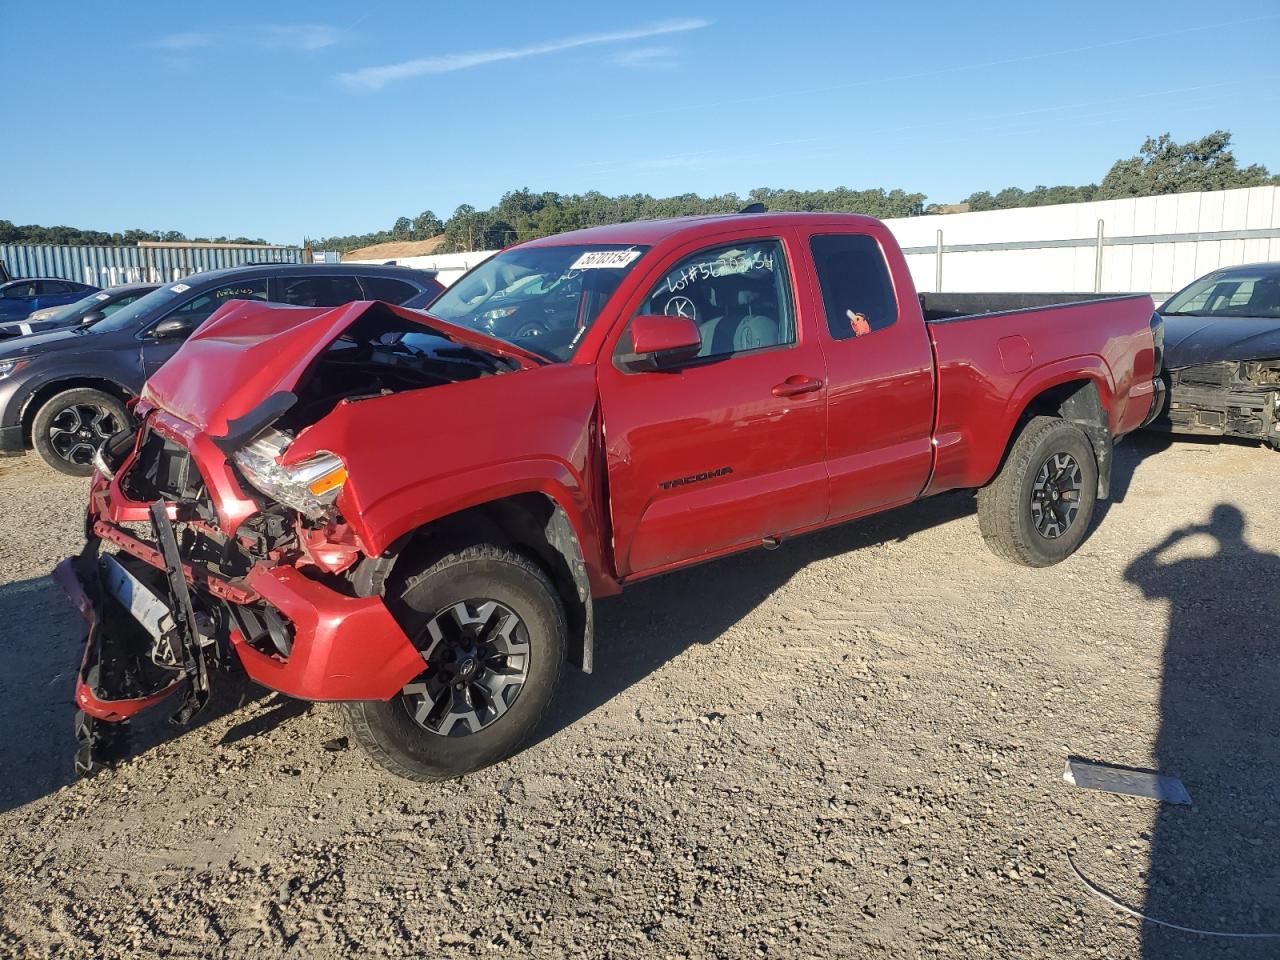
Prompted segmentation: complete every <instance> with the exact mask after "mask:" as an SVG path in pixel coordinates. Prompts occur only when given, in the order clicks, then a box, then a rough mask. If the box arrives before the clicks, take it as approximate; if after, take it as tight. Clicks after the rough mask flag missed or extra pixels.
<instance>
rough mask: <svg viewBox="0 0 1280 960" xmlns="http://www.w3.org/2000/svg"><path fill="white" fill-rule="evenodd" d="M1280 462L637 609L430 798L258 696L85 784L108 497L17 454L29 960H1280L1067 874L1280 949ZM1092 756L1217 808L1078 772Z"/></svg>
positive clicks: (9, 655)
mask: <svg viewBox="0 0 1280 960" xmlns="http://www.w3.org/2000/svg"><path fill="white" fill-rule="evenodd" d="M1277 465H1280V455H1277V454H1274V453H1271V452H1269V451H1265V450H1262V449H1258V448H1254V447H1250V446H1243V445H1234V444H1202V443H1180V444H1176V445H1173V446H1171V447H1166V445H1164V444H1163V443H1160V442H1158V441H1156V440H1153V439H1144V438H1140V439H1138V440H1137V441H1134V442H1131V443H1129V444H1126V445H1125V446H1123V447H1122V448H1121V450H1120V453H1119V456H1118V465H1117V473H1118V476H1117V487H1118V488H1119V489H1118V490H1117V493H1118V494H1119V497H1118V499H1117V500H1116V501H1113V502H1112V503H1111V504H1110V505H1108V507H1107V509H1106V511H1105V515H1104V516H1103V517H1102V518H1101V519H1100V521H1099V522H1098V524H1097V526H1096V528H1095V530H1094V532H1093V534H1092V535H1091V537H1090V538H1089V539H1088V540H1087V541H1086V542H1085V544H1084V546H1083V547H1082V548H1081V550H1080V552H1079V553H1078V554H1077V555H1076V556H1075V557H1073V558H1072V559H1070V560H1069V561H1068V562H1066V563H1064V564H1062V565H1060V566H1058V567H1056V568H1052V569H1048V570H1039V571H1036V570H1027V569H1022V568H1018V567H1014V566H1010V565H1008V564H1006V563H1003V562H1001V561H998V560H996V559H995V558H994V557H992V556H991V555H989V554H988V553H987V552H986V550H985V549H984V548H983V546H982V543H981V540H980V539H979V536H978V529H977V521H976V519H975V517H974V515H973V500H972V497H970V496H967V495H953V496H946V497H941V498H938V499H936V500H933V501H930V502H927V503H923V504H918V505H915V506H913V507H910V508H905V509H902V510H899V511H895V512H893V513H890V514H887V515H884V516H882V517H878V518H874V519H872V520H870V521H867V522H863V523H860V524H855V525H852V526H849V527H845V528H842V529H838V530H834V531H829V532H825V533H822V534H819V535H815V536H813V537H809V538H806V539H803V540H799V541H796V542H794V543H790V544H787V545H785V546H784V547H783V549H781V550H779V551H777V552H775V553H764V552H759V553H752V554H749V555H744V556H740V557H737V558H734V559H730V560H726V561H723V562H719V563H715V564H709V565H707V566H704V567H700V568H698V569H695V570H692V571H687V572H684V573H680V574H674V575H672V576H670V577H668V578H665V579H660V580H657V581H654V582H651V583H648V584H643V585H640V586H637V587H636V588H635V589H634V590H632V591H630V592H628V593H627V595H626V596H624V597H622V598H618V599H614V600H609V601H606V602H603V603H601V604H600V605H599V607H598V613H599V633H598V636H599V640H598V648H597V662H598V669H597V673H596V674H595V675H594V676H590V677H587V676H583V675H581V674H577V673H572V672H571V673H570V674H569V675H568V676H567V680H566V683H565V685H564V687H563V688H562V690H561V696H560V699H559V701H558V704H557V706H556V707H554V708H553V713H552V717H551V720H550V722H549V723H548V724H547V726H546V729H545V730H543V731H542V733H541V734H540V736H539V737H538V738H537V740H536V742H535V743H534V744H533V745H532V746H530V747H529V748H528V749H526V750H525V751H524V752H523V753H522V754H520V755H519V756H518V757H516V758H515V759H514V760H512V761H510V762H508V763H505V764H502V765H500V766H497V767H494V768H491V769H489V770H487V771H484V772H482V773H479V774H476V775H473V776H470V777H467V778H465V779H464V780H461V781H457V782H453V783H448V784H443V785H436V786H425V787H423V786H416V785H413V784H409V783H406V782H403V781H399V780H397V779H395V778H393V777H391V776H389V775H386V774H383V773H382V772H380V771H379V770H378V769H376V768H374V767H372V766H371V765H370V764H369V763H368V762H366V761H365V759H364V758H363V756H362V754H360V752H359V751H358V750H356V749H355V748H354V747H351V748H347V747H346V746H345V742H344V741H342V740H341V739H340V738H341V737H342V736H343V733H344V731H343V729H342V728H341V726H340V724H339V721H338V718H337V717H336V715H335V713H334V712H333V711H331V710H330V709H328V708H325V707H323V706H307V705H304V704H297V703H292V702H289V701H284V700H280V699H277V698H276V697H274V695H270V694H267V693H265V692H264V691H261V690H256V689H252V688H248V687H244V686H238V685H237V684H235V683H226V684H223V689H222V693H221V696H220V697H219V698H218V699H217V701H216V703H215V705H214V708H213V709H212V710H210V711H209V715H208V716H207V718H206V719H205V720H204V721H203V723H202V724H201V725H200V726H198V727H196V728H194V729H191V730H187V731H184V732H181V733H179V732H178V731H176V730H174V729H172V728H167V727H166V726H165V725H164V723H163V722H162V720H161V721H160V722H152V723H150V724H148V725H146V726H145V727H144V728H142V729H141V730H140V731H139V736H138V738H137V739H138V743H139V747H138V755H137V756H136V757H135V758H134V759H132V760H130V761H128V762H126V763H124V764H123V765H122V766H121V767H119V768H118V769H117V770H115V771H110V772H107V773H104V774H102V775H100V776H98V777H97V778H95V779H93V780H90V781H84V782H78V783H73V782H71V779H70V776H69V770H70V761H71V754H72V750H73V741H72V736H71V730H70V722H71V706H70V696H71V689H72V680H73V675H74V668H75V664H76V662H77V658H78V650H79V640H78V634H79V626H78V623H77V620H76V617H75V616H74V615H73V614H72V613H71V611H70V609H69V607H67V605H66V603H65V602H64V601H63V599H62V598H61V596H60V595H59V594H58V592H57V590H56V588H54V587H53V586H52V585H51V584H50V583H49V581H48V580H47V579H46V578H45V574H46V573H47V571H48V570H49V569H50V567H52V566H53V564H54V563H55V562H56V561H57V560H58V559H60V558H61V557H62V556H64V555H66V554H68V553H71V552H74V551H75V550H76V549H77V548H78V546H79V533H78V530H79V526H80V517H81V515H82V513H81V511H82V508H83V486H84V485H83V483H82V482H79V481H71V480H67V479H65V478H61V477H57V476H55V475H53V474H52V473H50V472H48V471H46V470H45V469H43V468H42V467H41V466H40V465H38V464H37V463H36V462H35V461H34V460H32V459H31V458H27V459H26V460H22V461H14V460H7V461H0V718H2V720H3V727H2V729H3V730H4V734H5V735H4V738H3V741H2V742H0V954H3V955H16V956H59V957H86V956H94V957H133V956H142V955H150V956H156V955H164V956H253V957H275V956H302V957H307V958H319V957H330V956H348V955H359V956H365V955H368V956H382V955H394V956H406V955H407V956H422V957H426V956H487V955H494V954H524V953H529V954H534V955H539V956H565V955H582V956H593V957H606V956H612V957H665V956H691V957H740V956H747V957H751V956H818V955H826V956H870V955H875V956H879V955H884V956H892V957H899V956H900V957H920V956H964V957H971V956H983V955H989V956H994V957H1008V956H1017V957H1028V956H1073V957H1081V956H1101V955H1105V956H1109V957H1128V956H1145V957H1187V958H1191V957H1196V958H1198V957H1215V956H1245V957H1265V956H1276V955H1278V954H1280V941H1275V940H1272V941H1259V940H1254V941H1245V940H1224V939H1215V938H1207V937H1202V936H1199V935H1196V934H1189V933H1180V932H1174V931H1169V930H1163V929H1157V928H1154V927H1152V926H1151V925H1147V924H1140V923H1139V922H1138V921H1136V920H1133V919H1131V918H1128V917H1126V916H1125V915H1124V914H1122V913H1120V912H1119V911H1117V910H1115V909H1114V908H1112V907H1110V906H1108V905H1106V904H1104V903H1102V902H1101V901H1100V900H1098V899H1096V898H1094V897H1093V896H1092V895H1090V894H1089V893H1088V891H1086V889H1085V888H1084V887H1083V885H1082V884H1081V883H1080V882H1079V881H1078V880H1077V879H1076V877H1075V875H1074V873H1073V872H1072V868H1071V866H1070V865H1069V862H1068V859H1067V857H1068V853H1070V854H1071V856H1072V858H1073V859H1074V861H1075V863H1076V864H1077V865H1078V866H1079V867H1080V869H1081V870H1082V871H1083V872H1084V873H1085V874H1086V875H1088V876H1089V877H1090V878H1091V879H1092V880H1094V881H1095V882H1096V883H1098V884H1100V885H1101V886H1102V887H1104V888H1106V889H1107V890H1109V891H1110V892H1111V893H1112V894H1113V895H1115V896H1116V897H1117V898H1119V899H1121V900H1123V901H1124V902H1126V903H1128V904H1131V905H1132V906H1134V907H1135V908H1137V909H1143V910H1146V911H1147V912H1149V913H1151V914H1154V915H1156V916H1159V917H1161V918H1162V919H1166V920H1169V921H1171V922H1174V923H1179V924H1183V925H1186V926H1192V927H1201V928H1204V927H1208V928H1215V929H1221V930H1229V931H1237V932H1259V931H1268V930H1270V931H1280V865H1278V864H1277V859H1278V858H1277V857H1276V856H1275V849H1276V838H1277V829H1276V823H1277V820H1278V819H1280V796H1278V795H1277V787H1276V784H1277V783H1280V777H1278V776H1277V774H1278V773H1280V762H1278V759H1277V750H1276V747H1275V744H1276V739H1275V738H1276V736H1277V734H1278V733H1280V729H1278V718H1280V711H1278V709H1277V704H1276V690H1277V683H1276V681H1277V679H1278V677H1277V669H1278V668H1277V658H1276V657H1275V655H1274V651H1273V650H1271V649H1270V648H1271V646H1272V644H1274V643H1275V642H1277V641H1276V638H1277V637H1280V624H1278V623H1277V610H1276V604H1275V596H1276V589H1277V586H1276V585H1277V583H1278V582H1280V561H1278V560H1277V557H1276V556H1275V555H1274V554H1272V553H1271V552H1270V550H1271V548H1272V547H1273V546H1274V544H1276V543H1277V541H1278V540H1280V537H1278V536H1277V535H1278V534H1280V518H1278V517H1277V515H1276V512H1275V510H1274V506H1273V505H1274V502H1275V477H1276V469H1275V468H1276V466H1277ZM1241 524H1243V528H1241ZM335 741H336V742H335ZM326 745H327V746H326ZM1069 755H1075V756H1081V757H1086V758H1091V759H1097V760H1102V761H1107V762H1110V763H1116V764H1126V765H1132V766H1138V767H1145V768H1158V769H1160V770H1162V771H1164V772H1166V773H1171V774H1175V775H1177V776H1180V777H1181V778H1182V779H1183V780H1184V781H1185V783H1186V785H1187V788H1188V790H1189V791H1190V793H1191V796H1192V798H1193V801H1194V803H1193V805H1192V806H1190V807H1175V806H1170V805H1160V804H1157V803H1155V802H1153V801H1148V800H1140V799H1134V798H1125V797H1119V796H1113V795H1109V794H1102V793H1094V792H1087V791H1083V790H1080V789H1077V788H1075V787H1072V786H1069V785H1068V784H1066V783H1064V782H1063V780H1062V769H1063V765H1064V760H1065V758H1066V757H1067V756H1069Z"/></svg>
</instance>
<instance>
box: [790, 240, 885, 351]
mask: <svg viewBox="0 0 1280 960" xmlns="http://www.w3.org/2000/svg"><path fill="white" fill-rule="evenodd" d="M809 249H810V251H811V252H812V253H813V265H814V269H815V270H816V271H817V275H818V286H819V288H820V289H821V290H822V305H823V309H824V311H825V313H826V318H827V329H828V330H829V331H830V332H831V336H832V338H833V339H836V340H850V339H854V338H856V337H863V336H867V335H868V334H872V333H875V332H876V331H877V330H883V329H885V328H886V327H890V326H892V325H893V324H895V323H897V321H898V299H897V297H896V296H895V295H894V292H893V280H892V278H891V277H890V276H889V266H888V264H887V263H886V262H885V259H884V252H883V251H882V250H881V249H880V244H878V243H877V242H876V241H875V238H874V237H870V236H867V235H866V234H857V233H833V234H819V235H816V236H813V237H811V238H810V239H809Z"/></svg>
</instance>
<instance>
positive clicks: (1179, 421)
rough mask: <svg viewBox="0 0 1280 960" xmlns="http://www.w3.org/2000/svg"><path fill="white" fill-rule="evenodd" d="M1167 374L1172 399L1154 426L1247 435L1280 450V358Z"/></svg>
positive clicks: (1206, 433) (1217, 434) (1208, 365)
mask: <svg viewBox="0 0 1280 960" xmlns="http://www.w3.org/2000/svg"><path fill="white" fill-rule="evenodd" d="M1167 376H1168V378H1169V400H1168V403H1167V405H1166V407H1165V409H1164V412H1163V413H1162V415H1161V416H1160V417H1159V418H1158V419H1157V420H1156V421H1155V422H1154V423H1153V424H1152V426H1153V427H1154V428H1156V429H1165V430H1168V431H1171V432H1173V433H1179V434H1191V435H1198V436H1215V437H1221V436H1227V437H1246V438H1248V439H1251V440H1262V441H1263V442H1264V443H1267V444H1268V445H1270V446H1271V447H1273V448H1276V449H1280V359H1277V360H1246V361H1240V360H1222V361H1218V362H1216V363H1204V364H1198V365H1195V366H1189V367H1180V368H1177V369H1174V370H1170V371H1168V373H1167Z"/></svg>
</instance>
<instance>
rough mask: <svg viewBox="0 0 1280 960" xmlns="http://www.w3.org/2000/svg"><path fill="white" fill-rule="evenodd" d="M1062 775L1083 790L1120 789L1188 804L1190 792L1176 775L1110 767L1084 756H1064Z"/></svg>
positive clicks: (1119, 791)
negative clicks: (1065, 759) (1084, 758)
mask: <svg viewBox="0 0 1280 960" xmlns="http://www.w3.org/2000/svg"><path fill="white" fill-rule="evenodd" d="M1062 779H1063V780H1065V781H1067V783H1070V784H1072V785H1073V786H1077V787H1082V788H1084V789H1085V790H1101V791H1103V792H1104V793H1120V794H1124V795H1125V796H1128V797H1147V798H1149V799H1151V800H1162V801H1164V802H1165V803H1181V804H1187V805H1189V804H1190V803H1191V795H1190V794H1189V793H1187V788H1186V787H1184V786H1183V785H1182V781H1181V780H1179V779H1178V778H1177V777H1167V776H1165V775H1164V774H1160V773H1152V772H1150V771H1148V770H1131V769H1129V768H1127V767H1111V766H1107V765H1106V764H1101V763H1089V762H1088V761H1087V760H1076V759H1074V758H1072V757H1068V758H1067V768H1066V769H1065V770H1064V771H1062Z"/></svg>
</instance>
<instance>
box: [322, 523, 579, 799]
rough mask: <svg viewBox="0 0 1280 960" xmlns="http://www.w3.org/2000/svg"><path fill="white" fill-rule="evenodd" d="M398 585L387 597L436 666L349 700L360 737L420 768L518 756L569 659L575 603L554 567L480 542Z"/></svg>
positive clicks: (430, 773)
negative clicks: (569, 615)
mask: <svg viewBox="0 0 1280 960" xmlns="http://www.w3.org/2000/svg"><path fill="white" fill-rule="evenodd" d="M393 589H394V592H395V595H394V596H389V597H388V604H389V605H390V606H391V607H392V609H393V611H394V612H395V613H396V615H397V619H398V620H399V621H400V623H401V626H403V627H404V628H405V632H406V633H407V634H408V636H409V639H410V640H412V641H413V642H414V644H415V645H417V646H418V648H419V649H420V650H422V651H423V656H424V657H425V662H426V669H425V670H424V671H423V672H422V674H421V675H419V676H418V677H416V678H414V680H413V681H412V682H411V683H409V684H407V685H406V686H405V688H404V689H403V690H402V691H401V692H400V693H398V694H397V695H396V696H395V697H393V698H392V699H390V700H387V701H377V700H369V701H361V702H358V703H348V704H344V705H343V709H344V710H345V712H346V717H347V723H348V726H349V727H350V730H351V735H352V737H353V738H354V739H355V740H356V742H357V743H359V744H360V746H361V747H362V748H364V750H365V752H367V753H368V754H369V756H370V757H372V758H373V759H374V760H376V761H377V762H378V763H380V764H381V765H382V766H384V767H386V768H387V769H388V770H390V771H391V772H392V773H394V774H397V775H398V776H401V777H405V778H407V779H409V780H418V781H434V780H447V779H449V778H452V777H458V776H461V775H462V774H464V773H470V772H471V771H473V770H479V769H480V768H481V767H486V766H489V765H490V764H492V763H497V762H498V761H500V760H505V759H506V758H507V757H509V756H511V755H512V754H513V753H515V752H516V750H518V749H519V748H520V747H521V745H523V744H524V742H525V741H526V740H528V739H529V737H530V735H531V734H532V733H533V732H534V730H535V729H536V728H537V726H538V724H539V723H540V722H541V720H542V716H543V714H544V713H545V712H546V709H547V706H548V705H549V704H550V702H551V699H552V696H553V694H554V693H555V689H556V686H557V684H558V683H559V680H560V668H561V665H562V664H563V663H564V660H565V651H566V649H567V635H568V628H567V626H566V621H565V615H564V609H563V607H562V605H561V603H560V599H559V597H558V596H557V595H556V592H555V589H554V588H553V587H552V586H551V582H550V581H549V580H548V579H547V576H546V574H544V573H543V572H542V570H541V569H539V568H538V567H537V566H536V565H535V564H534V563H532V562H531V561H529V560H528V559H526V558H525V557H523V556H521V555H520V554H517V553H514V552H512V551H510V550H507V549H503V548H500V547H495V546H492V545H489V544H481V545H479V546H473V547H467V548H466V549H463V550H459V551H457V552H454V553H450V554H448V555H447V556H445V557H443V558H441V559H440V560H438V561H436V562H435V563H432V564H430V565H429V566H427V567H426V568H425V569H422V570H420V571H419V572H417V573H415V574H413V575H411V576H409V577H407V578H406V579H404V580H403V581H402V582H401V583H400V584H399V586H398V587H395V588H393ZM390 592H391V591H389V593H390Z"/></svg>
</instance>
